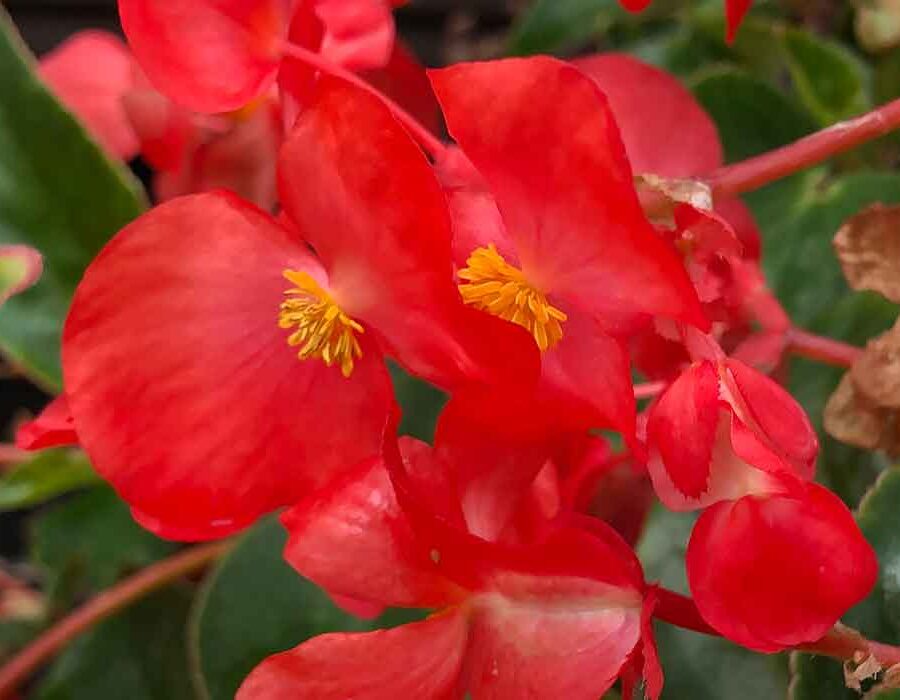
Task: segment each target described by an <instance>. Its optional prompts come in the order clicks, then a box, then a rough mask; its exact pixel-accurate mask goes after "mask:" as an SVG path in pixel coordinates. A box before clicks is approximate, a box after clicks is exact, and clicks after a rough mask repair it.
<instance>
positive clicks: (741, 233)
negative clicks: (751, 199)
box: [716, 197, 762, 260]
mask: <svg viewBox="0 0 900 700" xmlns="http://www.w3.org/2000/svg"><path fill="white" fill-rule="evenodd" d="M716 214H718V215H719V216H721V217H722V218H723V219H725V220H726V221H727V222H728V223H729V224H731V228H732V229H733V230H734V232H735V234H736V235H737V237H738V240H739V241H740V242H741V245H742V246H743V255H744V257H745V258H747V259H750V260H759V256H760V252H761V248H762V241H761V236H760V233H759V228H758V227H757V225H756V220H755V219H754V218H753V213H752V212H751V211H750V208H749V207H748V206H747V205H746V204H744V203H743V202H742V201H741V200H740V199H738V198H736V197H734V198H732V199H722V200H718V201H716Z"/></svg>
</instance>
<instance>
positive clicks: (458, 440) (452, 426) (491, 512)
mask: <svg viewBox="0 0 900 700" xmlns="http://www.w3.org/2000/svg"><path fill="white" fill-rule="evenodd" d="M477 410H478V409H476V408H475V407H471V406H470V405H469V403H468V402H467V401H466V400H465V399H463V398H461V397H459V396H458V397H456V398H453V399H451V401H450V402H449V403H448V404H447V406H446V407H445V408H444V411H443V412H442V413H441V417H440V419H439V420H438V425H437V432H436V435H435V452H436V453H437V456H438V458H439V459H440V460H441V461H442V462H443V463H444V464H446V465H447V467H448V469H449V470H450V472H451V474H452V476H453V478H454V481H455V482H456V484H457V487H458V488H459V492H460V496H461V504H462V508H463V512H464V514H465V518H466V524H467V526H468V530H469V532H471V533H473V534H475V535H478V536H479V537H483V538H484V539H488V540H493V539H496V538H497V536H498V535H499V534H500V533H501V532H502V531H503V530H504V528H506V526H507V525H508V524H509V522H510V520H511V519H512V517H513V516H514V515H515V513H516V510H517V509H518V507H519V506H520V505H521V504H522V500H523V499H524V498H525V497H526V495H528V493H529V491H530V489H531V485H532V484H533V483H534V480H535V477H536V476H537V474H538V472H539V471H540V470H541V468H542V467H543V466H544V464H545V463H546V461H547V457H548V455H549V452H550V447H549V444H548V441H547V440H545V439H542V438H541V436H540V435H538V436H533V437H532V438H531V439H529V438H527V437H525V436H524V435H523V436H512V435H508V434H500V433H498V432H497V431H495V430H492V429H491V428H490V427H488V426H485V425H484V423H483V421H482V420H481V419H480V418H479V417H478V416H476V415H474V414H475V413H476V412H477Z"/></svg>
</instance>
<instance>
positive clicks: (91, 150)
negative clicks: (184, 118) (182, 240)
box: [0, 9, 143, 391]
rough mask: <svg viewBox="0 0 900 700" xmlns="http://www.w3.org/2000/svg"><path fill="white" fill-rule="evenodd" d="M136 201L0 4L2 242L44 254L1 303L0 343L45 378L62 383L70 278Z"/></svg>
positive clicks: (131, 186)
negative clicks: (51, 86) (27, 281)
mask: <svg viewBox="0 0 900 700" xmlns="http://www.w3.org/2000/svg"><path fill="white" fill-rule="evenodd" d="M142 206H143V196H142V195H141V193H140V190H139V185H137V183H136V181H135V180H134V179H133V178H132V177H130V175H128V174H127V173H126V171H125V170H124V169H123V168H122V167H121V166H118V165H114V164H113V163H112V162H110V161H109V160H108V159H107V158H106V156H105V155H104V154H103V152H102V151H101V150H100V148H99V147H98V146H97V145H96V144H95V143H93V142H92V141H91V140H90V139H89V137H88V136H87V134H86V132H85V131H84V129H83V128H82V127H81V126H80V125H79V124H78V122H77V121H76V120H75V119H74V118H73V117H72V115H70V114H69V113H68V112H67V111H65V110H64V109H63V108H62V107H61V106H60V105H59V103H58V102H57V101H56V100H55V99H54V97H53V96H52V95H51V94H50V93H49V92H48V91H47V90H46V88H45V87H44V86H43V84H42V83H41V82H40V81H39V80H38V78H37V77H36V76H35V73H34V70H33V62H32V59H31V58H30V56H29V55H28V51H27V49H26V48H25V46H24V44H23V43H22V41H21V39H20V38H19V36H18V35H17V33H16V30H15V27H13V25H12V22H11V21H10V20H9V17H8V16H7V15H6V14H5V13H4V12H3V10H2V9H0V244H4V245H9V244H24V245H30V246H33V247H34V248H36V249H38V250H39V251H40V252H41V253H42V254H43V255H44V274H43V276H42V277H41V279H40V281H39V282H38V283H37V284H36V285H35V286H34V287H32V288H31V289H29V290H27V291H25V292H23V293H22V294H19V295H17V296H14V297H13V298H12V299H10V300H9V301H8V302H7V303H6V304H4V306H3V308H2V309H0V349H2V350H3V352H4V353H5V354H6V355H7V356H8V357H9V358H10V359H11V360H12V361H13V362H14V363H15V364H16V365H18V366H19V367H20V368H21V369H22V370H23V371H25V372H27V373H28V374H29V375H30V376H31V377H32V378H33V379H35V380H36V381H38V382H40V383H41V384H43V385H44V386H47V387H49V388H51V389H54V390H56V391H58V390H59V389H60V388H61V383H62V381H61V375H60V366H59V346H60V334H61V332H62V324H63V319H64V317H65V314H66V311H67V309H68V306H69V302H70V300H71V298H72V293H73V292H74V290H75V285H76V284H77V283H78V281H79V280H80V279H81V275H82V273H83V272H84V269H85V267H86V266H87V264H88V263H89V262H90V261H91V260H92V259H93V258H94V256H95V255H96V254H97V252H98V251H99V250H100V248H101V247H102V246H103V244H104V243H105V242H106V241H107V240H108V239H109V238H110V237H111V236H112V235H113V234H114V233H115V232H116V231H117V230H119V229H120V228H122V226H124V225H125V224H127V223H128V222H129V221H131V220H132V219H134V218H135V217H136V216H137V215H138V214H139V213H140V212H141V209H142Z"/></svg>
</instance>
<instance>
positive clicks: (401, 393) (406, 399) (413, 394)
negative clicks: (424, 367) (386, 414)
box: [388, 362, 447, 442]
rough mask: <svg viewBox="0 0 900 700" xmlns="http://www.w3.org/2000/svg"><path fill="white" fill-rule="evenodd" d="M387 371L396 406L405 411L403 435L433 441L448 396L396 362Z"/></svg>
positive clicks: (401, 424)
mask: <svg viewBox="0 0 900 700" xmlns="http://www.w3.org/2000/svg"><path fill="white" fill-rule="evenodd" d="M388 370H389V371H390V373H391V380H392V381H393V384H394V393H395V394H396V396H397V403H399V404H400V408H401V409H402V410H403V420H402V421H401V423H400V433H401V434H402V435H412V436H413V437H416V438H419V440H425V441H426V442H431V441H432V439H433V438H434V427H435V425H436V424H437V419H438V416H439V415H440V413H441V410H442V409H443V408H444V404H445V403H447V396H446V394H444V393H443V392H442V391H440V390H439V389H436V388H435V387H433V386H431V385H430V384H428V383H427V382H424V381H422V380H421V379H417V378H416V377H413V376H412V375H410V374H409V373H408V372H405V371H404V370H403V369H401V368H400V367H398V366H397V365H396V364H394V363H393V362H389V363H388Z"/></svg>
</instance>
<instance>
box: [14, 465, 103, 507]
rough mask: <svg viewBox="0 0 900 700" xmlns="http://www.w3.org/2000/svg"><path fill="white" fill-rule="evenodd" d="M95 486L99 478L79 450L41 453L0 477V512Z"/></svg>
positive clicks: (32, 504)
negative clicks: (84, 487)
mask: <svg viewBox="0 0 900 700" xmlns="http://www.w3.org/2000/svg"><path fill="white" fill-rule="evenodd" d="M97 483H100V477H99V476H97V472H95V471H94V469H93V467H91V463H90V462H89V461H88V459H87V457H86V456H85V455H84V453H83V452H81V451H80V450H44V451H42V452H39V453H37V454H36V455H35V456H34V457H32V458H31V459H29V460H28V461H25V462H22V463H21V464H18V465H16V467H15V468H13V469H12V470H11V471H8V472H6V473H5V474H3V476H0V512H2V511H7V510H16V509H18V508H26V507H28V506H34V505H37V504H39V503H44V502H46V501H49V500H50V499H52V498H55V497H56V496H59V495H61V494H63V493H68V492H69V491H72V490H74V489H77V488H81V487H83V486H89V485H91V484H97Z"/></svg>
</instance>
